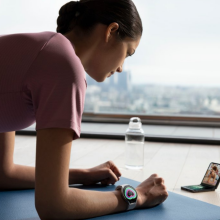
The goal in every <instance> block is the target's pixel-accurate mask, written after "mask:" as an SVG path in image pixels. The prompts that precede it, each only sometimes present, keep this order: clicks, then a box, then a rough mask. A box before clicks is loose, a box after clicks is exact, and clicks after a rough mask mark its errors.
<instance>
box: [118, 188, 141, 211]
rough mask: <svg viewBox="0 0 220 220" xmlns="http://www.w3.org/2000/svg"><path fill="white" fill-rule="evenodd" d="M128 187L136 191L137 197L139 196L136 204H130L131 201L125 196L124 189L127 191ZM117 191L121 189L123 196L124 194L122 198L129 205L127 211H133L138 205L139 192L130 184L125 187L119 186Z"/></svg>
mask: <svg viewBox="0 0 220 220" xmlns="http://www.w3.org/2000/svg"><path fill="white" fill-rule="evenodd" d="M126 187H131V188H132V189H134V190H135V192H136V196H137V197H136V200H135V202H132V203H130V202H129V199H127V198H126V197H125V195H124V189H125V188H126ZM115 189H116V190H119V189H120V191H121V194H122V198H123V199H124V200H125V201H126V202H127V204H128V207H127V210H131V209H134V208H135V207H136V205H137V199H138V193H137V190H136V189H135V188H134V187H133V186H131V185H129V184H123V185H118V186H117V187H116V188H115Z"/></svg>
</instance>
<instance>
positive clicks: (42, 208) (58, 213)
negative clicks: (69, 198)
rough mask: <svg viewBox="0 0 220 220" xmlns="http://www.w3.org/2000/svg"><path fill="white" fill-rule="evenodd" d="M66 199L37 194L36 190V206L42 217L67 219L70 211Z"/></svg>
mask: <svg viewBox="0 0 220 220" xmlns="http://www.w3.org/2000/svg"><path fill="white" fill-rule="evenodd" d="M64 204H66V202H65V200H64V199H62V197H61V198H58V196H49V195H46V194H43V195H37V194H36V191H35V208H36V211H37V213H38V215H39V217H40V219H44V220H46V219H62V220H63V219H66V217H67V216H68V211H67V210H66V208H65V207H64Z"/></svg>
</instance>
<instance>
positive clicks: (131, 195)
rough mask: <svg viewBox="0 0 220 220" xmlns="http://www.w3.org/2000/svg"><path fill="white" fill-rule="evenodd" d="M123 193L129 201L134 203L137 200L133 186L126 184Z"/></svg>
mask: <svg viewBox="0 0 220 220" xmlns="http://www.w3.org/2000/svg"><path fill="white" fill-rule="evenodd" d="M123 194H124V196H125V198H126V199H127V201H128V202H129V203H134V202H136V200H137V193H136V191H135V189H134V188H133V187H132V186H126V187H124V189H123Z"/></svg>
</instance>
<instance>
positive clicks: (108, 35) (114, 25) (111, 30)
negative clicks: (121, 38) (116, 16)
mask: <svg viewBox="0 0 220 220" xmlns="http://www.w3.org/2000/svg"><path fill="white" fill-rule="evenodd" d="M118 28H119V25H118V23H116V22H113V23H111V24H110V25H109V26H108V27H107V29H106V32H105V42H106V43H107V42H108V41H109V40H110V39H111V37H112V36H113V34H115V33H116V31H117V30H118Z"/></svg>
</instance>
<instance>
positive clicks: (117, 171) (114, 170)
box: [107, 160, 121, 180]
mask: <svg viewBox="0 0 220 220" xmlns="http://www.w3.org/2000/svg"><path fill="white" fill-rule="evenodd" d="M107 163H108V164H109V168H110V169H111V170H112V171H113V172H114V174H115V175H116V176H117V177H118V180H119V177H120V176H121V172H120V170H119V169H118V167H117V166H116V165H115V164H114V162H113V161H111V160H110V161H108V162H107Z"/></svg>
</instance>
